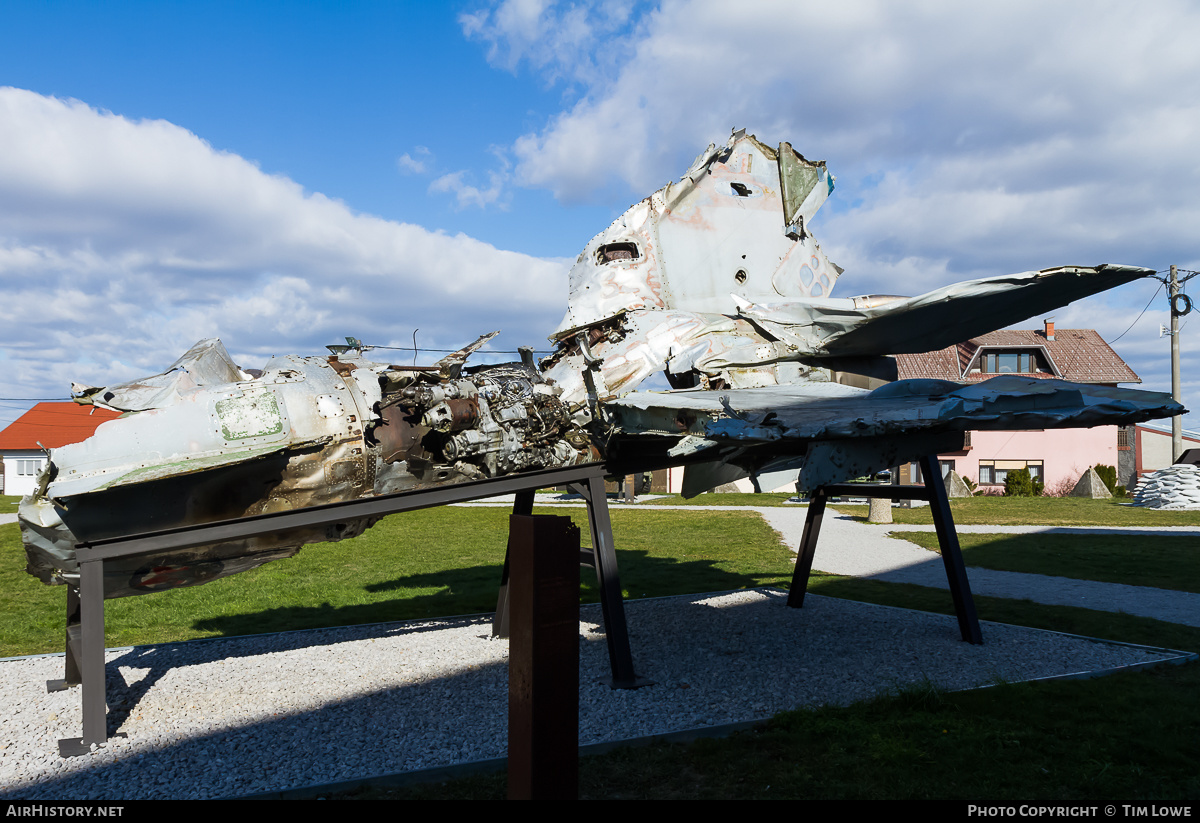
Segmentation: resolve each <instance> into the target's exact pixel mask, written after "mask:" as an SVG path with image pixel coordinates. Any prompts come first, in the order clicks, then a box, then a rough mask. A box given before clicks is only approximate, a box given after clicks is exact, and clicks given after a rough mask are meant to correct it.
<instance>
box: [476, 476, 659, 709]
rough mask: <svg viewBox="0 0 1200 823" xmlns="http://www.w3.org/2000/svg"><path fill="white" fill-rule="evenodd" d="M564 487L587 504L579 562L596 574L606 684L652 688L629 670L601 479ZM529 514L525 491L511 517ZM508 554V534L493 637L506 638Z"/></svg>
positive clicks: (630, 661) (529, 498)
mask: <svg viewBox="0 0 1200 823" xmlns="http://www.w3.org/2000/svg"><path fill="white" fill-rule="evenodd" d="M567 488H568V489H570V490H571V491H572V492H574V493H575V494H578V495H579V496H580V497H582V498H583V500H584V502H585V503H586V504H587V513H588V527H589V529H590V531H591V535H592V548H591V550H590V551H589V550H587V549H581V550H580V551H579V563H580V565H582V566H587V567H588V568H591V569H594V570H595V572H596V585H597V586H598V587H599V589H600V610H601V612H602V614H603V615H604V637H605V640H606V641H607V642H608V663H609V666H610V668H611V671H612V679H611V680H610V681H609V685H610V686H612V687H613V688H614V689H637V688H641V687H642V686H649V685H652V683H653V681H650V680H646V679H645V678H641V677H638V676H637V674H636V673H635V672H634V670H633V655H632V652H631V651H630V648H629V629H628V626H627V625H626V623H625V602H624V599H623V597H622V594H621V578H620V574H619V573H618V572H617V553H616V550H615V548H614V541H613V536H612V522H611V520H610V519H609V516H608V493H607V492H606V491H605V489H604V478H603V477H600V476H593V477H590V478H588V479H587V481H586V482H581V483H569V484H567ZM532 511H533V492H532V491H530V492H528V493H527V497H523V496H522V495H521V494H518V495H517V496H516V499H515V500H514V501H513V514H529V513H530V512H532ZM511 552H512V535H511V532H510V534H509V543H508V551H507V552H506V553H505V555H504V571H503V572H502V573H501V580H500V596H499V597H498V598H497V601H496V616H495V618H494V619H493V621H492V636H493V637H508V632H509V614H508V611H509V610H508V575H509V555H510V554H511Z"/></svg>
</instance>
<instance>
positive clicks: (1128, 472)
mask: <svg viewBox="0 0 1200 823" xmlns="http://www.w3.org/2000/svg"><path fill="white" fill-rule="evenodd" d="M1118 448H1119V449H1120V456H1121V462H1120V463H1118V464H1117V482H1118V483H1121V484H1122V485H1124V486H1125V487H1126V488H1128V489H1132V488H1133V487H1134V486H1135V485H1137V482H1138V480H1140V479H1141V478H1142V477H1144V476H1145V475H1147V474H1151V473H1153V472H1156V471H1158V470H1159V469H1165V468H1166V467H1167V466H1170V465H1171V464H1172V463H1174V462H1175V458H1176V457H1177V456H1178V455H1175V456H1172V454H1171V426H1170V425H1169V424H1168V425H1166V426H1163V425H1155V424H1153V423H1139V424H1138V425H1136V426H1122V427H1121V441H1120V446H1119V447H1118ZM1188 449H1200V434H1198V433H1196V432H1190V431H1187V430H1186V429H1185V430H1184V432H1183V450H1184V451H1187V450H1188Z"/></svg>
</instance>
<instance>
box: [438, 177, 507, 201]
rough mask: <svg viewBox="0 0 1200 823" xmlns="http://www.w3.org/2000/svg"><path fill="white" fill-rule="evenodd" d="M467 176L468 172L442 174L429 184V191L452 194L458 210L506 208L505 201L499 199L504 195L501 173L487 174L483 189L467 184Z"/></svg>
mask: <svg viewBox="0 0 1200 823" xmlns="http://www.w3.org/2000/svg"><path fill="white" fill-rule="evenodd" d="M467 176H468V172H466V171H456V172H451V173H449V174H443V175H442V176H441V177H439V178H437V179H436V180H434V181H433V182H432V183H430V184H429V191H431V192H434V193H450V194H453V195H454V200H455V203H456V204H457V206H458V208H459V209H460V210H461V209H465V208H467V207H469V206H475V207H476V208H480V209H482V208H487V207H488V206H490V205H493V204H498V205H499V206H500V207H501V208H505V207H506V203H505V201H504V200H502V199H501V198H502V196H503V194H504V182H505V181H504V175H503V174H502V173H500V172H495V171H492V172H489V173H488V186H487V188H483V189H481V188H478V187H477V186H472V185H471V184H469V183H467V182H466V179H467Z"/></svg>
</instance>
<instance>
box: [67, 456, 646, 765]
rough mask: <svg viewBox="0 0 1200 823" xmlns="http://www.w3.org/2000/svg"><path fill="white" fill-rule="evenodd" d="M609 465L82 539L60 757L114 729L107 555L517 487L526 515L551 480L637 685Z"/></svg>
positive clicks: (624, 676) (501, 610)
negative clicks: (563, 491) (575, 515)
mask: <svg viewBox="0 0 1200 823" xmlns="http://www.w3.org/2000/svg"><path fill="white" fill-rule="evenodd" d="M607 473H608V470H607V468H606V467H605V465H604V464H603V463H588V464H584V465H580V466H571V467H568V468H564V469H548V470H544V471H537V472H528V473H524V474H517V475H508V476H505V477H497V478H491V479H488V480H479V481H475V482H471V483H460V484H456V485H453V486H441V487H437V488H432V489H417V490H413V491H405V492H397V493H395V494H388V495H380V496H378V497H369V498H364V499H359V500H350V501H344V502H340V503H329V504H326V505H323V506H313V507H311V508H306V509H300V510H297V511H288V512H272V513H268V514H260V515H254V516H251V517H243V518H238V519H235V520H224V521H220V522H216V523H204V524H198V525H191V526H181V527H177V528H172V529H164V530H160V531H153V532H143V533H140V534H132V535H124V536H119V537H111V538H105V539H98V540H90V541H82V542H80V543H78V544H76V547H75V548H76V557H77V558H78V560H79V586H78V588H75V587H69V588H68V591H67V629H66V640H65V646H66V660H65V666H64V669H65V670H64V677H63V678H62V679H61V680H50V681H47V683H46V687H47V690H48V691H61V690H63V689H67V688H70V687H72V686H76V685H81V686H82V695H81V700H82V703H83V736H82V737H73V738H65V739H62V740H60V741H59V744H58V748H59V754H61V755H62V756H63V757H74V756H77V755H82V754H86V753H88V752H89V751H90V750H91V747H92V746H93V745H103V744H104V743H106V742H107V741H108V738H109V735H108V725H107V724H108V717H107V712H108V706H107V701H106V699H105V674H104V563H105V562H106V561H109V560H117V559H121V558H127V557H132V556H136V555H141V554H150V553H154V552H162V551H171V550H176V549H186V548H191V547H194V546H202V545H206V544H209V543H218V542H222V541H227V540H241V539H246V538H250V537H256V536H258V535H262V534H268V533H274V532H281V531H286V530H288V529H294V528H302V527H314V526H325V525H330V524H333V523H338V522H342V521H345V520H351V519H359V518H366V517H381V516H383V515H388V514H395V513H398V512H403V511H415V510H418V509H427V508H432V507H434V506H444V505H447V504H449V503H463V502H468V501H471V500H479V499H481V498H485V497H496V496H499V495H506V494H515V495H516V500H515V502H514V505H513V512H514V513H515V514H528V513H529V512H531V511H532V509H533V496H534V492H535V491H536V490H537V489H540V488H547V487H553V486H567V487H568V488H571V489H573V490H575V491H577V492H578V493H579V494H580V495H581V496H582V497H583V498H584V500H585V502H586V504H587V510H588V522H589V524H590V527H591V533H592V546H593V549H592V551H590V552H584V551H581V552H580V559H581V562H582V563H583V564H584V565H589V566H592V567H593V568H595V570H596V580H597V583H598V584H599V587H600V600H601V604H602V607H603V612H604V625H605V634H606V637H607V640H608V650H609V661H610V664H611V667H612V686H613V688H635V687H637V686H639V685H644V684H645V681H642V680H640V679H639V678H638V677H637V676H636V675H635V674H634V670H633V658H632V655H631V653H630V649H629V632H628V628H627V625H626V622H625V606H624V602H623V601H622V598H621V585H620V578H619V575H618V572H617V557H616V552H615V550H614V546H613V537H612V525H611V521H610V519H609V516H608V498H607V496H606V494H605V490H604V477H605V475H606V474H607ZM507 566H508V558H507V553H506V556H505V572H504V579H503V580H502V581H501V584H502V588H501V603H500V605H499V607H498V613H497V616H496V619H495V622H494V625H493V631H497V632H499V631H500V630H502V629H503V627H504V622H505V621H507V605H506V602H505V600H506V588H507V587H506V583H507Z"/></svg>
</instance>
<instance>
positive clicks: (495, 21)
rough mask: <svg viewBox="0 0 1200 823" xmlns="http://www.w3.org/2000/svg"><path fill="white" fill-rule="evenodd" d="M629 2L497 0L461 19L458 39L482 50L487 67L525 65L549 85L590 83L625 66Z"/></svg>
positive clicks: (512, 68)
mask: <svg viewBox="0 0 1200 823" xmlns="http://www.w3.org/2000/svg"><path fill="white" fill-rule="evenodd" d="M636 5H640V4H638V3H635V2H634V0H575V2H570V3H560V2H556V0H502V2H499V3H497V4H495V7H494V8H492V9H481V10H479V11H476V12H471V13H467V14H462V15H460V16H459V18H458V19H459V23H460V24H461V25H462V29H463V33H464V34H465V35H466V36H467V37H468V38H469V39H473V40H480V41H482V42H484V43H486V44H487V46H488V50H487V57H488V62H490V63H491V64H492V65H493V66H496V67H498V68H503V69H506V70H508V71H516V70H517V67H518V66H519V65H520V64H521V63H523V62H525V63H528V64H530V65H531V66H533V67H534V68H535V69H538V70H540V71H541V72H543V74H544V75H545V77H546V79H547V81H548V82H549V83H554V82H557V81H558V80H567V81H571V82H575V81H582V82H585V83H593V82H596V81H597V80H599V79H601V78H602V77H603V76H605V75H607V74H610V73H611V72H612V71H614V70H615V68H616V67H617V66H619V65H620V64H621V63H623V62H624V61H625V59H626V58H627V57H628V54H629V51H630V49H629V48H628V47H627V45H626V44H628V43H630V38H629V34H630V31H629V29H628V26H629V23H630V21H631V19H633V11H634V7H635V6H636Z"/></svg>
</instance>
